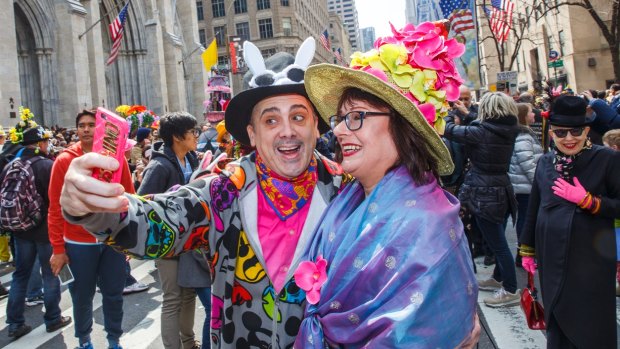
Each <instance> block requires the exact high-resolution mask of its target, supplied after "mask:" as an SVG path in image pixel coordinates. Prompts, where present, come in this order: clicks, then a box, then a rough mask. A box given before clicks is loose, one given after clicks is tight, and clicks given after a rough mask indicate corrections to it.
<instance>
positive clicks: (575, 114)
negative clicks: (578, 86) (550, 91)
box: [549, 96, 592, 127]
mask: <svg viewBox="0 0 620 349" xmlns="http://www.w3.org/2000/svg"><path fill="white" fill-rule="evenodd" d="M587 108H588V102H586V100H585V99H583V98H581V97H578V96H560V97H558V98H556V100H555V101H554V102H553V109H552V111H551V115H549V124H551V125H553V126H560V127H581V126H587V125H589V124H590V123H592V119H591V118H588V117H586V110H587Z"/></svg>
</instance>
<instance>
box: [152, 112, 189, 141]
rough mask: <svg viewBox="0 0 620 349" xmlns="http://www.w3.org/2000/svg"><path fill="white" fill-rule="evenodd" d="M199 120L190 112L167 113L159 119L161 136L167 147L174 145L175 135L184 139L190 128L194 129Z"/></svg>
mask: <svg viewBox="0 0 620 349" xmlns="http://www.w3.org/2000/svg"><path fill="white" fill-rule="evenodd" d="M196 125H198V121H196V118H195V117H194V116H193V115H192V114H190V113H188V112H170V113H166V114H165V115H164V116H162V118H161V119H160V120H159V137H161V139H162V140H163V141H164V144H165V145H166V146H167V147H172V144H173V140H174V137H175V136H176V137H178V138H180V139H183V138H184V137H185V134H186V133H187V131H189V130H193V129H194V128H195V127H196Z"/></svg>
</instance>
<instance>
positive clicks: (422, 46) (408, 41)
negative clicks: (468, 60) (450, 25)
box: [351, 22, 465, 130]
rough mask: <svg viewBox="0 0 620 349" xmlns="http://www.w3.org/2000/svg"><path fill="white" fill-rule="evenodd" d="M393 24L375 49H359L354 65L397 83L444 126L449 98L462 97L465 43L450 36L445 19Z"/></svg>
mask: <svg viewBox="0 0 620 349" xmlns="http://www.w3.org/2000/svg"><path fill="white" fill-rule="evenodd" d="M390 26H391V29H392V34H393V35H392V36H389V37H381V38H379V39H377V40H376V41H375V44H374V47H375V48H374V49H373V50H370V51H368V52H364V53H362V52H355V53H354V54H353V55H352V56H351V68H353V69H359V70H364V71H367V72H368V73H371V74H373V75H374V76H376V77H378V78H380V79H381V80H383V81H385V82H387V83H388V84H390V85H392V86H393V87H395V88H396V89H397V90H398V91H399V92H400V93H402V94H403V96H405V97H406V98H408V99H409V100H410V101H411V102H412V103H413V104H415V105H416V106H418V109H420V112H421V113H422V114H423V115H424V117H425V118H426V120H427V121H428V122H429V124H431V125H432V126H434V127H435V128H436V129H437V130H440V129H441V128H443V125H444V124H445V123H444V121H443V117H444V116H446V115H447V114H448V101H454V100H457V99H458V98H459V94H460V93H459V86H460V85H461V84H462V83H463V80H462V79H461V77H460V76H459V73H458V71H457V69H456V65H455V63H454V59H455V58H458V57H460V56H461V55H462V54H463V53H464V52H465V46H464V45H463V44H461V43H459V42H457V41H456V40H454V39H448V38H447V30H446V28H445V27H444V25H443V24H442V23H441V22H437V23H431V22H424V23H420V24H419V25H418V26H417V27H416V26H414V25H413V24H407V25H405V26H404V27H403V28H401V29H396V28H394V26H393V25H392V24H391V23H390Z"/></svg>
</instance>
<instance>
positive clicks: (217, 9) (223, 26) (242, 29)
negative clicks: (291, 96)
mask: <svg viewBox="0 0 620 349" xmlns="http://www.w3.org/2000/svg"><path fill="white" fill-rule="evenodd" d="M196 8H197V19H198V27H199V29H198V34H199V35H198V36H199V38H200V41H201V42H202V43H203V45H208V44H209V43H210V42H211V41H212V40H213V38H215V39H216V41H217V46H218V68H219V69H222V70H227V69H228V68H229V67H230V66H229V64H230V61H229V46H228V43H229V42H230V41H231V40H236V41H235V42H237V44H238V46H237V56H239V57H243V54H242V52H241V49H242V47H243V46H242V44H243V42H244V41H246V40H250V41H251V42H252V43H254V44H255V45H256V46H257V47H258V48H259V49H260V50H261V52H262V54H263V56H264V57H265V58H266V57H269V56H271V55H273V54H274V53H276V52H281V51H283V52H289V53H291V54H293V55H295V53H296V52H297V49H298V48H299V45H301V43H302V42H303V40H305V39H306V38H307V37H309V36H312V37H314V38H315V39H316V42H317V45H316V53H315V59H314V62H313V63H320V62H329V61H331V56H332V54H331V52H328V51H327V50H326V49H325V48H324V47H323V46H322V45H321V44H320V43H319V41H318V38H319V35H321V33H322V32H323V30H325V28H327V26H328V14H327V3H326V2H325V0H304V1H294V0H197V1H196ZM239 63H240V64H239V72H238V74H235V75H233V74H230V75H229V77H231V78H232V88H233V93H237V92H238V91H241V89H242V80H243V74H244V73H245V72H246V69H245V67H244V65H243V62H242V61H239Z"/></svg>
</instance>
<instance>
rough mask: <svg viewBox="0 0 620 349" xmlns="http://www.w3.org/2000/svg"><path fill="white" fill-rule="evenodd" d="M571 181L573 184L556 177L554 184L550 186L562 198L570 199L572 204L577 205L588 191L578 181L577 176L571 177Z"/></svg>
mask: <svg viewBox="0 0 620 349" xmlns="http://www.w3.org/2000/svg"><path fill="white" fill-rule="evenodd" d="M573 182H574V183H575V185H570V183H568V182H567V181H565V180H564V179H562V178H558V179H557V180H556V181H555V183H553V184H554V185H553V186H552V187H551V189H552V190H553V193H554V194H555V195H557V196H559V197H561V198H562V199H564V200H567V201H570V202H572V203H574V204H577V205H579V203H580V202H581V201H583V199H584V198H585V197H586V194H587V193H588V192H587V191H586V189H585V188H584V187H583V186H582V185H581V183H579V180H578V179H577V177H575V178H573Z"/></svg>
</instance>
